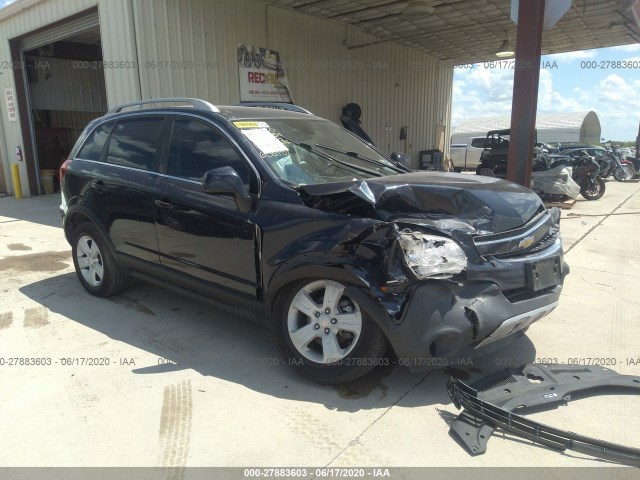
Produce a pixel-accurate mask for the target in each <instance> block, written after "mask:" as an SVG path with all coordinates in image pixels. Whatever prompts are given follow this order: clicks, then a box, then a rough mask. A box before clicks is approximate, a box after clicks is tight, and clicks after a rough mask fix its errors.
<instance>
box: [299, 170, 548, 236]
mask: <svg viewBox="0 0 640 480" xmlns="http://www.w3.org/2000/svg"><path fill="white" fill-rule="evenodd" d="M298 191H299V193H300V196H301V198H302V201H303V202H304V203H305V204H306V205H307V206H309V207H312V208H316V209H319V210H324V211H327V212H335V213H343V214H350V215H357V216H362V217H369V218H374V219H380V220H384V221H395V222H401V223H402V222H406V223H413V224H421V225H426V226H431V227H434V228H436V229H437V230H440V231H445V232H451V231H453V230H458V229H463V230H467V231H469V230H471V231H473V232H476V233H499V232H503V231H506V230H511V229H514V228H517V227H520V226H522V225H524V224H525V223H527V222H528V221H529V220H530V219H531V218H532V217H533V216H534V215H535V214H536V213H538V212H540V211H541V210H542V209H544V205H543V204H542V201H541V200H540V197H538V195H536V194H535V193H534V192H532V191H531V190H529V189H528V188H525V187H522V186H520V185H517V184H515V183H512V182H508V181H505V180H499V179H495V178H491V177H484V176H480V175H466V174H459V173H441V172H413V173H406V174H401V175H391V176H386V177H376V178H371V179H368V180H354V181H351V182H338V183H328V184H321V185H303V186H300V187H299V188H298Z"/></svg>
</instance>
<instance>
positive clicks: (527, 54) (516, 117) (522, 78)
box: [507, 0, 545, 187]
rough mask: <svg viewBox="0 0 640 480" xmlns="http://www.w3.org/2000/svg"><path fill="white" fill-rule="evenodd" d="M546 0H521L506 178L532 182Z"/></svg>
mask: <svg viewBox="0 0 640 480" xmlns="http://www.w3.org/2000/svg"><path fill="white" fill-rule="evenodd" d="M544 6H545V0H520V3H519V7H518V30H517V38H516V58H515V71H514V77H513V103H512V107H511V139H510V143H509V160H508V164H507V179H509V180H511V181H512V182H516V183H519V184H520V185H524V186H525V187H529V186H530V185H531V164H532V155H533V147H534V143H535V140H534V129H535V126H536V109H537V107H538V83H539V81H540V52H541V48H542V27H543V22H544Z"/></svg>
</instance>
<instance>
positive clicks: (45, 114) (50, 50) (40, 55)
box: [12, 10, 107, 195]
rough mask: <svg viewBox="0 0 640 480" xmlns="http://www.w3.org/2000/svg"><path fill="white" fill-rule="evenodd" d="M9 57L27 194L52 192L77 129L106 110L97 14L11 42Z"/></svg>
mask: <svg viewBox="0 0 640 480" xmlns="http://www.w3.org/2000/svg"><path fill="white" fill-rule="evenodd" d="M12 55H13V57H14V60H18V61H19V62H21V63H20V64H21V65H22V66H23V68H22V69H20V70H18V71H16V96H17V99H18V106H19V110H20V113H21V118H20V122H21V129H22V136H23V140H24V161H25V163H26V167H27V173H28V176H29V187H30V191H31V194H32V195H38V194H43V193H44V194H50V193H54V192H56V191H57V190H58V188H59V182H58V170H59V168H60V165H61V164H62V162H63V161H64V160H65V159H66V158H67V156H68V154H69V152H70V151H71V148H72V147H73V145H74V143H75V142H76V140H77V139H78V137H79V136H80V134H81V132H82V130H83V129H84V127H85V126H86V125H87V123H89V122H90V121H91V120H93V119H94V118H97V117H100V116H102V115H104V113H106V111H107V98H106V88H105V80H104V70H103V65H102V42H101V37H100V25H99V16H98V11H97V10H93V11H91V12H88V13H84V14H82V15H78V16H75V17H72V18H70V19H67V20H64V21H62V22H57V23H55V24H52V25H50V26H48V27H45V28H42V29H39V30H38V31H36V32H32V33H30V34H27V35H25V36H23V37H21V38H19V39H15V40H13V41H12ZM18 76H20V77H21V78H20V79H19V78H18ZM25 112H26V113H27V114H26V115H25Z"/></svg>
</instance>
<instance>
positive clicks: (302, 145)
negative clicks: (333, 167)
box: [278, 133, 382, 177]
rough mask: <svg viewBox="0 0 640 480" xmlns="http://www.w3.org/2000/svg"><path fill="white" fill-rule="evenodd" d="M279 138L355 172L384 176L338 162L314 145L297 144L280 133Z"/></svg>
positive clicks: (373, 171) (350, 164)
mask: <svg viewBox="0 0 640 480" xmlns="http://www.w3.org/2000/svg"><path fill="white" fill-rule="evenodd" d="M278 138H279V139H280V138H281V139H283V140H286V141H287V142H291V143H293V144H294V145H297V146H299V147H302V148H304V149H305V150H307V151H308V152H311V153H315V154H316V155H318V156H319V157H322V158H324V159H326V160H330V161H332V162H335V163H339V164H340V165H343V166H345V167H348V168H352V169H353V170H359V171H361V172H364V173H368V174H370V175H374V176H376V177H380V176H382V174H381V173H380V172H376V171H375V170H369V169H368V168H364V167H360V166H358V165H354V164H352V163H349V162H343V161H342V160H338V159H337V158H335V157H332V156H331V155H329V154H328V153H325V152H321V151H320V150H317V149H315V148H314V147H313V146H312V145H310V144H308V143H303V142H296V141H295V140H292V139H290V138H288V137H285V136H284V135H282V134H280V133H278Z"/></svg>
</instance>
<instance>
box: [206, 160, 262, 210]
mask: <svg viewBox="0 0 640 480" xmlns="http://www.w3.org/2000/svg"><path fill="white" fill-rule="evenodd" d="M202 190H204V191H205V192H206V193H210V194H212V195H233V197H234V198H235V199H236V204H237V205H238V208H239V209H240V210H241V211H243V212H244V211H247V210H248V208H250V204H251V202H250V200H251V197H250V195H249V192H247V187H245V185H244V182H243V181H242V179H241V178H240V175H238V172H236V171H235V170H234V169H233V168H231V167H220V168H214V169H213V170H209V171H208V172H206V173H205V174H204V179H203V180H202Z"/></svg>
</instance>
